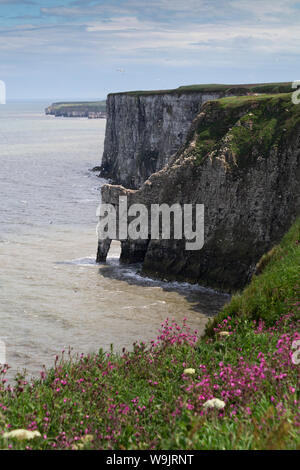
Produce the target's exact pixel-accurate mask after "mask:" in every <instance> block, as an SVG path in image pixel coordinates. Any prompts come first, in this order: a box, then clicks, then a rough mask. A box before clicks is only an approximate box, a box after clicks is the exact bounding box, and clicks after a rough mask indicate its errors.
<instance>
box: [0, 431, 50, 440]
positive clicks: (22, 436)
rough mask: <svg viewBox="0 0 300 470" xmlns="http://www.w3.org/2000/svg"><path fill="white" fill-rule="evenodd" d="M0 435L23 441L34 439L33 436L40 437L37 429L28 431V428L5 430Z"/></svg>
mask: <svg viewBox="0 0 300 470" xmlns="http://www.w3.org/2000/svg"><path fill="white" fill-rule="evenodd" d="M2 437H4V439H18V440H19V441H25V440H30V439H34V438H35V437H41V434H40V433H39V432H38V431H28V429H15V430H14V431H9V432H5V433H4V434H3V436H2Z"/></svg>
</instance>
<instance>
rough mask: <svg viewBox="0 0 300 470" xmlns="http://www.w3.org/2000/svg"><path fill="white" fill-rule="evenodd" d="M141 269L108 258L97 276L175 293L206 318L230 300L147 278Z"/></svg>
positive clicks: (198, 288)
mask: <svg viewBox="0 0 300 470" xmlns="http://www.w3.org/2000/svg"><path fill="white" fill-rule="evenodd" d="M141 268H142V264H141V263H135V264H123V263H122V262H120V260H119V259H117V258H108V259H107V262H106V263H105V264H102V265H101V264H100V265H99V274H101V276H103V277H105V278H110V279H114V280H118V281H121V282H124V283H127V284H128V285H129V286H137V287H143V288H145V289H151V288H154V287H155V288H160V289H162V290H163V291H165V292H176V293H177V294H178V295H180V296H182V297H184V298H185V300H186V301H187V302H188V303H189V304H190V308H191V310H192V311H194V312H197V313H200V314H203V315H206V316H207V317H213V316H215V315H216V314H217V313H218V312H219V311H220V310H221V308H222V307H223V305H224V304H225V303H227V302H228V301H229V300H230V295H228V294H224V293H221V292H217V291H215V290H213V289H209V288H205V287H202V286H200V285H198V284H189V283H186V282H178V281H171V282H169V281H166V280H158V279H154V278H150V277H147V276H145V275H143V274H142V272H141ZM153 295H155V293H153Z"/></svg>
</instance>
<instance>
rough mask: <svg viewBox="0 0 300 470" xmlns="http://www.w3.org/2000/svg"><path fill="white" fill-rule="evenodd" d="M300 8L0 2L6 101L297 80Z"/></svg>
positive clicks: (233, 0) (97, 0)
mask: <svg viewBox="0 0 300 470" xmlns="http://www.w3.org/2000/svg"><path fill="white" fill-rule="evenodd" d="M299 56H300V1H294V0H91V1H90V0H66V1H64V0H0V80H3V81H5V83H6V88H7V99H8V100H9V99H49V100H57V99H60V100H70V99H81V100H85V99H102V98H105V97H106V95H107V94H108V93H110V92H117V91H126V90H143V89H168V88H176V87H178V86H181V85H190V84H195V83H231V84H235V83H262V82H274V81H293V80H297V79H300V71H299V64H300V60H299V59H300V57H299Z"/></svg>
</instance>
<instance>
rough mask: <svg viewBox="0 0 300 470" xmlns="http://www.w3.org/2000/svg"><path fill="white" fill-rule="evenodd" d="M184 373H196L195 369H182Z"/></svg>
mask: <svg viewBox="0 0 300 470" xmlns="http://www.w3.org/2000/svg"><path fill="white" fill-rule="evenodd" d="M183 373H184V375H194V374H196V371H195V369H184V371H183Z"/></svg>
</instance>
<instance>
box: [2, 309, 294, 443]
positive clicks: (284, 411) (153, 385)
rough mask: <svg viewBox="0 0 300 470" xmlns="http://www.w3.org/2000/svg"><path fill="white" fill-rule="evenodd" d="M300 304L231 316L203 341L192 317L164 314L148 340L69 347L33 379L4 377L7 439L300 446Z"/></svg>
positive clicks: (59, 441) (14, 441)
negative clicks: (269, 313) (75, 350)
mask: <svg viewBox="0 0 300 470" xmlns="http://www.w3.org/2000/svg"><path fill="white" fill-rule="evenodd" d="M299 309H300V305H299V304H296V305H295V306H294V307H293V311H291V313H289V314H288V315H285V316H283V317H282V318H280V319H279V320H278V321H277V322H276V324H275V325H274V326H273V327H265V325H264V324H263V323H262V322H259V323H256V322H255V321H254V322H250V323H249V324H245V322H244V321H241V320H240V319H237V320H236V319H231V318H227V319H224V320H223V321H222V323H220V324H219V325H218V326H217V327H216V333H219V332H221V331H228V332H230V334H229V335H228V336H220V335H218V334H216V335H215V337H214V338H209V339H206V340H203V341H201V342H198V341H197V336H196V333H195V332H191V331H190V330H189V328H188V326H187V325H186V323H185V322H184V323H183V325H182V326H179V325H177V324H176V323H175V322H173V321H168V320H166V322H165V323H164V324H163V326H162V329H161V332H160V335H159V336H158V338H157V340H156V341H154V342H152V344H151V345H150V346H148V347H147V346H146V345H145V344H144V343H139V344H135V345H134V349H133V351H130V352H129V351H123V353H122V354H121V355H116V354H114V353H113V352H110V353H104V352H103V351H99V353H98V354H95V355H92V356H81V357H80V358H78V359H77V360H75V361H73V360H72V357H67V358H66V359H65V358H64V354H63V355H62V357H61V358H60V360H59V359H58V358H57V359H56V363H55V367H54V368H53V369H51V370H50V371H49V372H44V371H43V372H42V373H41V378H40V379H39V380H37V381H35V382H34V383H27V382H26V380H25V379H24V377H21V376H18V377H17V378H16V384H15V386H14V387H11V386H10V385H6V384H5V379H4V378H3V379H2V389H1V395H0V396H1V403H0V409H1V412H0V422H1V427H2V435H1V438H0V442H1V447H2V448H12V449H16V448H17V449H51V448H52V449H82V448H87V449H190V448H192V449H260V448H267V449H273V448H292V449H294V448H297V447H298V446H299V444H300V439H299V426H300V401H299V389H298V388H297V387H298V385H299V379H300V366H299V365H296V364H293V361H292V354H293V351H292V343H293V341H295V340H297V339H300V335H299V333H297V330H299V321H300V320H299V319H298V318H297V317H298V313H299ZM187 366H191V367H188V369H190V370H191V369H194V370H195V373H193V374H191V373H188V374H187V373H186V370H187ZM5 372H6V370H5V369H3V370H2V371H1V374H2V376H3V377H4V375H5ZM19 428H22V429H26V430H28V431H31V433H30V440H29V441H28V442H27V441H26V440H25V439H22V440H19V439H15V438H14V434H13V433H11V431H14V430H17V429H19ZM35 431H37V432H36V434H35V435H32V432H35ZM32 437H34V438H32Z"/></svg>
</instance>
